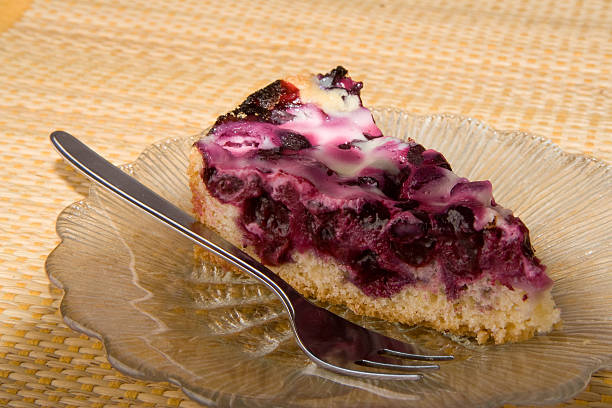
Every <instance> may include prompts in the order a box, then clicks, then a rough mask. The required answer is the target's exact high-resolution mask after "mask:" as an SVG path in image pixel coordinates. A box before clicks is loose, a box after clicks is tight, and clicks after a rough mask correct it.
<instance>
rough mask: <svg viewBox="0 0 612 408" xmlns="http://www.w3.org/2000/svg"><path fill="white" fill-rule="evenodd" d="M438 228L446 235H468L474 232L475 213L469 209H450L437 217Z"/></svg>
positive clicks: (459, 207) (463, 207)
mask: <svg viewBox="0 0 612 408" xmlns="http://www.w3.org/2000/svg"><path fill="white" fill-rule="evenodd" d="M435 220H436V226H437V227H438V229H439V230H440V231H441V232H442V233H444V234H452V235H456V234H462V233H463V234H466V233H470V232H473V231H474V213H473V212H472V210H471V209H469V208H468V207H465V206H462V205H458V206H453V207H450V208H449V209H448V210H446V212H445V213H443V214H438V215H436V216H435Z"/></svg>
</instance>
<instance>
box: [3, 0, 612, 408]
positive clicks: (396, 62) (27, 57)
mask: <svg viewBox="0 0 612 408" xmlns="http://www.w3.org/2000/svg"><path fill="white" fill-rule="evenodd" d="M24 5H25V6H24ZM0 15H2V16H3V18H2V19H0V135H1V137H0V180H1V187H0V222H1V225H2V228H0V239H1V240H2V243H3V244H2V246H1V247H0V406H11V407H31V406H50V407H111V406H113V407H114V406H126V407H129V406H178V407H195V406H197V404H195V403H194V402H192V401H190V400H189V399H188V398H187V397H186V396H185V395H184V394H183V393H182V392H181V391H180V390H178V389H177V388H176V387H174V386H173V385H171V384H167V383H148V382H144V381H138V380H134V379H131V378H128V377H126V376H124V375H121V374H120V373H118V372H117V371H115V370H114V369H113V368H112V367H111V365H110V364H109V363H108V361H107V359H106V358H105V354H104V350H103V347H102V344H101V343H100V342H99V341H97V340H95V339H90V338H88V337H86V336H84V335H80V334H78V333H76V332H74V331H72V330H70V329H69V328H67V327H66V325H65V324H63V322H62V318H61V316H60V315H59V313H58V306H59V302H60V299H61V292H60V291H59V290H57V289H55V288H53V287H52V286H51V285H50V283H49V281H48V279H47V276H46V274H45V271H44V267H43V264H44V261H45V258H46V256H47V254H48V253H49V252H50V251H51V250H52V249H53V248H54V246H55V245H56V244H57V243H58V239H57V237H56V235H55V231H54V225H55V218H56V216H57V214H58V213H59V212H60V211H61V210H62V209H63V208H64V207H66V206H67V205H69V204H70V203H72V202H74V201H76V200H78V199H81V198H83V197H84V196H85V195H86V194H87V186H88V184H87V182H85V181H84V179H83V178H82V177H80V176H79V175H78V174H76V173H75V172H73V171H72V170H70V169H69V168H68V167H67V166H66V165H65V164H64V163H63V162H62V161H60V160H59V159H58V157H57V155H56V154H55V153H54V152H53V151H52V149H51V147H50V145H49V143H48V139H47V137H48V134H49V133H50V132H51V131H52V130H55V129H64V130H67V131H70V132H71V133H73V134H75V135H77V136H79V137H81V138H82V139H83V140H84V141H85V142H86V143H88V144H90V145H91V146H93V147H94V148H95V149H97V150H98V151H99V152H100V153H102V154H103V155H105V156H106V157H108V158H109V159H110V160H111V161H113V162H115V163H118V164H119V163H125V162H129V161H132V160H134V159H135V158H136V156H137V154H138V153H139V152H140V151H142V150H143V149H144V148H145V147H146V146H147V145H149V144H151V143H152V142H154V141H157V140H160V139H164V138H167V137H172V136H185V135H191V134H195V133H197V132H198V131H199V130H201V129H202V128H204V127H206V126H207V125H209V124H210V123H211V121H212V120H213V119H214V118H215V117H216V115H218V114H220V113H223V112H224V111H226V110H227V109H228V108H230V107H232V106H234V105H235V104H236V103H237V102H239V101H240V100H241V99H242V98H243V97H244V96H245V95H246V94H247V93H248V92H249V91H250V90H253V89H255V88H257V87H259V86H262V85H264V84H266V83H267V82H269V81H270V80H273V79H276V78H277V77H280V76H282V75H285V74H294V73H298V72H302V71H305V70H306V71H327V70H329V69H330V68H332V67H334V66H336V65H338V64H342V65H344V66H345V67H347V68H348V69H349V71H350V73H351V74H352V75H353V76H354V77H355V78H358V79H361V80H363V81H365V83H366V87H365V89H364V91H363V99H364V103H366V104H368V105H376V106H392V107H397V108H401V109H406V110H408V111H412V112H415V113H423V114H425V113H434V112H448V113H455V114H461V115H467V116H472V117H475V118H477V119H480V120H482V121H484V122H486V123H488V124H490V125H492V126H493V127H496V128H499V129H521V130H524V131H528V132H530V133H534V134H536V135H539V136H543V137H546V138H548V139H551V140H552V141H553V142H555V143H557V144H558V145H560V146H561V147H562V148H563V149H564V150H566V151H568V152H574V153H586V154H589V155H593V156H595V157H598V158H600V159H602V160H605V161H608V162H611V161H612V80H611V78H612V3H611V2H609V1H605V0H601V1H598V0H592V1H567V2H558V1H553V0H542V1H538V0H533V1H513V0H500V1H484V0H483V1H479V0H472V1H464V2H453V1H449V2H443V1H435V0H434V1H431V0H421V1H385V2H382V1H370V0H364V1H360V2H351V1H347V0H337V1H329V0H313V1H309V2H291V1H281V0H271V1H265V2H264V1H261V2H259V1H253V2H247V1H243V2H240V1H200V0H190V1H176V2H173V3H170V2H162V1H161V0H136V1H129V2H128V1H121V2H119V1H115V0H93V1H75V0H34V1H33V2H32V3H31V4H29V6H28V4H26V3H24V2H20V1H19V0H14V1H12V2H11V1H9V0H0ZM574 405H575V406H589V407H603V406H612V372H610V371H600V372H598V373H596V374H595V375H594V377H593V379H592V381H591V383H590V384H589V385H588V387H587V389H586V390H585V391H584V392H582V393H580V394H579V395H577V396H576V397H575V399H574V400H572V401H568V402H567V403H565V404H561V405H560V406H574Z"/></svg>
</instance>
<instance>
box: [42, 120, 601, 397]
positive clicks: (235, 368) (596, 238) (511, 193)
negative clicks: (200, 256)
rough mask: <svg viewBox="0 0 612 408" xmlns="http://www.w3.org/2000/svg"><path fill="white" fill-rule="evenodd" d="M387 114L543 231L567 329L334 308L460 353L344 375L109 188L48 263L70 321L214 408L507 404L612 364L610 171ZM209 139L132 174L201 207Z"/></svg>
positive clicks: (67, 231)
mask: <svg viewBox="0 0 612 408" xmlns="http://www.w3.org/2000/svg"><path fill="white" fill-rule="evenodd" d="M374 113H375V117H376V120H377V123H378V124H379V126H380V127H381V128H382V130H383V131H384V132H385V134H387V135H390V136H396V137H400V138H408V137H411V138H413V139H415V140H416V141H418V142H419V143H422V144H423V145H424V146H427V147H431V148H434V149H437V150H439V151H441V152H443V154H444V155H445V156H446V158H447V159H448V160H449V162H450V163H451V165H452V166H453V169H454V170H455V172H456V173H458V174H459V175H462V176H466V177H469V178H471V179H473V180H482V179H490V180H491V181H492V182H493V188H494V190H493V191H494V195H495V198H496V200H497V202H499V203H501V204H502V205H504V206H506V207H509V208H512V209H514V211H515V214H517V215H518V216H520V217H521V218H522V219H523V220H524V221H525V223H526V224H527V226H528V227H529V228H530V230H531V238H532V242H533V245H534V247H535V249H536V253H537V255H538V256H539V257H540V258H541V259H542V261H543V262H544V263H545V264H546V265H547V266H548V273H549V274H550V276H551V277H552V279H553V280H554V281H555V286H554V289H553V295H554V298H555V300H556V302H557V304H558V305H559V307H560V308H561V310H562V318H563V327H562V328H560V329H557V330H555V331H553V332H552V333H550V334H549V335H546V336H537V337H535V338H532V339H531V340H529V341H526V342H523V343H519V344H508V345H500V346H496V345H486V346H477V345H475V344H473V343H471V342H470V341H467V340H465V339H459V340H457V339H455V340H453V339H450V338H448V337H445V336H443V335H440V334H438V333H435V332H433V331H431V330H427V329H422V328H418V327H406V326H402V325H397V324H387V323H384V322H381V321H378V320H376V319H369V318H367V319H366V318H360V317H358V316H354V315H352V314H350V313H348V312H347V311H346V310H344V309H342V308H339V307H334V308H333V309H334V310H335V311H337V312H338V313H341V314H344V315H346V316H347V317H348V318H350V319H354V320H356V321H358V322H359V323H361V324H364V325H366V326H369V327H372V328H374V329H377V330H381V331H385V332H386V333H388V334H391V335H393V336H397V337H398V338H402V339H404V340H407V341H412V342H416V343H417V344H420V345H423V346H424V347H427V348H430V349H433V350H440V351H442V352H452V353H454V354H455V356H456V357H457V358H456V360H455V361H452V362H448V363H446V364H444V365H443V367H442V368H441V369H440V370H438V371H436V372H433V373H427V374H426V376H425V378H424V380H422V381H419V382H409V381H407V382H401V381H388V382H383V381H375V380H361V379H357V378H349V377H343V376H339V375H335V374H333V373H330V372H327V371H325V370H321V369H319V368H317V367H316V366H314V365H313V364H312V363H311V362H310V361H309V360H308V359H307V358H306V357H305V356H304V354H302V352H301V351H300V350H299V349H298V347H297V346H296V344H295V342H294V340H293V336H292V334H291V331H290V328H289V324H288V321H287V319H286V315H285V312H284V311H283V309H282V307H281V305H280V303H279V302H278V301H277V300H276V298H275V297H274V296H273V295H272V294H271V292H269V291H268V290H267V289H266V288H265V287H264V286H262V285H261V284H258V283H257V282H256V281H254V280H253V279H251V278H248V277H245V276H242V275H238V274H235V273H232V272H229V271H226V270H223V269H219V268H215V267H211V266H208V265H203V264H200V263H198V262H195V261H194V259H193V254H192V252H193V249H192V245H191V243H190V242H189V241H187V240H186V239H184V238H182V237H181V236H179V235H178V234H177V233H174V232H171V231H170V230H169V229H168V228H166V227H165V226H162V225H160V224H159V223H157V222H156V221H154V220H153V219H152V218H150V217H149V216H146V215H144V214H141V213H140V212H139V211H138V210H135V209H133V208H132V207H130V206H128V205H127V204H124V203H123V202H121V201H120V200H119V199H116V198H114V197H113V196H111V195H110V194H108V193H106V192H104V191H101V190H100V189H98V188H96V187H92V189H91V192H90V195H89V197H88V198H87V199H86V200H83V201H80V202H77V203H75V204H73V205H71V206H70V207H68V208H66V209H65V210H64V211H63V212H62V213H61V215H60V216H59V218H58V220H57V231H58V234H59V235H60V237H61V239H62V242H61V243H60V245H59V246H58V247H57V248H56V249H55V250H54V251H53V253H52V254H51V255H50V256H49V258H48V260H47V265H46V266H47V271H48V274H49V277H50V279H51V281H52V282H53V283H54V284H56V285H57V286H59V287H61V288H63V289H64V291H65V295H64V298H63V301H62V304H61V312H62V314H63V316H64V319H65V321H66V322H67V323H68V324H69V325H70V326H71V327H73V328H74V329H76V330H79V331H82V332H85V333H87V334H88V335H90V336H94V337H97V338H99V339H101V340H102V341H103V342H104V345H105V347H106V351H107V353H108V358H109V360H110V362H111V363H112V364H113V365H114V366H115V367H116V368H117V369H119V370H120V371H122V372H124V373H126V374H128V375H131V376H134V377H138V378H142V379H147V380H152V381H157V380H167V381H170V382H172V383H175V384H177V385H179V386H180V387H182V388H183V390H184V391H185V392H186V393H187V395H189V396H191V397H192V398H193V399H195V400H197V401H199V402H201V403H203V404H205V405H211V406H219V407H270V406H282V407H330V406H333V407H355V406H368V407H385V408H386V407H400V406H401V407H407V406H414V407H431V406H435V407H455V406H473V407H476V406H481V407H494V406H500V405H503V404H505V403H513V404H534V403H542V404H544V403H547V404H552V403H556V402H560V401H564V400H567V399H569V398H571V397H572V396H573V395H574V394H575V393H577V392H578V391H580V390H581V389H582V388H583V387H584V386H585V384H586V383H587V382H588V381H589V378H590V375H591V373H592V372H593V371H595V370H597V369H599V368H602V367H604V366H609V365H610V364H611V363H612V276H611V275H610V274H611V272H610V270H611V268H610V267H611V265H612V257H611V252H610V248H611V246H612V245H611V244H612V235H611V233H610V231H612V208H611V204H610V203H612V177H610V175H611V172H610V170H611V167H610V166H608V165H606V164H605V163H602V162H599V161H597V160H594V159H590V158H587V157H583V156H577V155H570V154H566V153H564V152H562V151H561V150H560V149H559V148H558V147H556V146H555V145H553V144H552V143H550V142H549V141H546V140H544V139H540V138H536V137H533V136H530V135H528V134H524V133H519V132H498V131H495V130H493V129H491V128H490V127H488V126H487V125H485V124H483V123H481V122H478V121H476V120H473V119H467V118H461V117H455V116H448V115H433V116H413V115H411V114H409V113H404V112H399V111H394V110H385V109H381V110H376V111H374ZM197 137H198V136H194V137H190V138H185V139H172V140H167V141H163V142H161V143H157V144H155V145H153V146H151V147H149V148H148V149H147V150H145V151H144V152H143V153H142V154H141V155H140V157H139V158H138V159H137V160H136V161H135V162H134V163H132V164H130V165H127V166H125V167H124V169H125V170H126V171H128V172H130V173H132V174H133V175H134V176H136V177H137V178H138V179H140V180H141V181H143V182H144V183H145V184H147V185H148V186H150V187H151V188H153V189H154V190H156V191H157V192H159V193H160V194H161V195H163V196H165V197H166V198H168V199H170V200H171V201H173V202H174V203H176V204H177V205H179V206H180V207H182V208H184V209H185V210H189V209H190V192H189V188H188V182H187V177H186V175H185V169H186V165H187V153H188V151H189V147H190V146H191V144H192V143H193V141H194V140H195V139H196V138H197Z"/></svg>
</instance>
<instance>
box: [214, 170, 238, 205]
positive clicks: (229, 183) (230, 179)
mask: <svg viewBox="0 0 612 408" xmlns="http://www.w3.org/2000/svg"><path fill="white" fill-rule="evenodd" d="M207 187H208V190H209V191H210V192H211V194H212V195H213V196H215V197H217V198H218V199H220V200H222V201H224V202H227V201H231V200H232V199H234V198H235V197H236V196H237V195H238V194H239V193H240V191H241V190H242V189H243V187H244V181H242V180H241V179H239V178H238V177H236V176H232V175H231V174H221V175H219V174H217V173H216V172H212V174H210V175H209V176H208V184H207Z"/></svg>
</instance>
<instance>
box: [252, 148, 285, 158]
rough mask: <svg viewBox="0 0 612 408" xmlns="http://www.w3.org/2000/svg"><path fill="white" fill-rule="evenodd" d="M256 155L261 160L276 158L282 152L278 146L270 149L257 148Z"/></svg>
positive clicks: (279, 156)
mask: <svg viewBox="0 0 612 408" xmlns="http://www.w3.org/2000/svg"><path fill="white" fill-rule="evenodd" d="M257 156H258V157H259V158H260V159H262V160H278V159H279V158H281V156H282V154H281V150H280V148H279V147H273V148H272V149H259V150H258V151H257Z"/></svg>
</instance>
